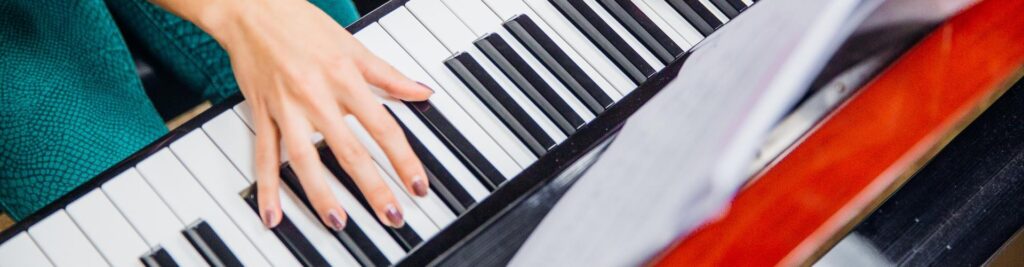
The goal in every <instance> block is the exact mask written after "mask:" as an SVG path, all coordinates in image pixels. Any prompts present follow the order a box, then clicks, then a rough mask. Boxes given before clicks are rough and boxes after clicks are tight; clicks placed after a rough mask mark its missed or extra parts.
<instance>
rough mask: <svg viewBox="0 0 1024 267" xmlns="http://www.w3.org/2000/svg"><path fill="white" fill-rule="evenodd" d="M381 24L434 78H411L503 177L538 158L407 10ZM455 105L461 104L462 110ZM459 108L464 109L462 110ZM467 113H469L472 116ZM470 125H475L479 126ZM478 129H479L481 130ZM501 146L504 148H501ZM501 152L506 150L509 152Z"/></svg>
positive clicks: (399, 11) (382, 21) (395, 12)
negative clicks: (458, 74)
mask: <svg viewBox="0 0 1024 267" xmlns="http://www.w3.org/2000/svg"><path fill="white" fill-rule="evenodd" d="M380 25H381V26H383V27H384V29H385V31H387V32H388V33H389V34H390V35H391V36H392V37H393V38H394V39H395V41H396V42H397V43H399V45H401V46H402V48H404V50H405V51H406V52H407V53H408V55H410V56H412V57H413V59H414V60H415V61H416V62H417V63H418V64H419V66H420V67H422V68H423V70H424V71H425V72H426V73H428V74H430V77H432V78H433V79H426V78H428V77H418V78H414V79H418V80H419V81H421V82H424V83H426V84H427V86H431V87H432V88H433V89H434V90H435V93H434V95H433V96H432V97H431V98H430V101H431V102H432V103H433V104H434V105H435V106H437V107H438V109H440V110H441V113H443V114H444V115H445V117H447V118H448V119H449V120H451V121H452V123H453V124H455V126H456V127H461V128H459V131H460V132H461V133H462V134H463V135H465V136H466V138H467V139H469V140H470V142H473V145H474V146H476V148H477V149H479V150H480V152H481V153H483V154H484V155H485V156H486V157H487V159H488V160H489V161H490V162H491V164H494V167H495V168H497V169H498V170H499V171H500V172H501V173H502V174H503V175H504V176H505V177H514V176H515V175H516V174H518V173H519V171H521V170H522V169H523V167H521V166H527V165H529V164H532V163H533V162H534V161H536V160H537V158H536V156H534V155H533V154H531V153H530V152H529V150H528V149H527V148H526V145H524V144H523V143H521V142H519V140H518V139H516V137H515V135H513V134H512V132H511V131H510V130H509V129H508V128H506V127H505V126H503V125H502V124H501V122H500V121H499V120H498V118H497V117H496V116H495V115H494V114H493V113H491V112H490V111H488V110H487V107H486V106H484V105H483V103H482V102H481V101H480V100H479V99H477V98H476V96H474V95H473V93H472V92H470V91H469V88H466V87H465V86H464V85H462V82H461V81H459V78H458V77H456V76H455V74H454V73H452V72H451V71H449V70H448V69H447V67H445V66H444V60H445V59H447V58H448V57H449V56H451V52H449V51H448V50H447V49H446V48H444V46H442V45H441V43H439V42H438V41H437V39H434V37H433V35H431V34H430V33H429V32H428V31H427V30H426V29H425V28H423V26H422V25H420V24H419V22H418V21H416V19H415V18H413V17H412V14H410V13H409V11H408V10H406V9H405V8H404V7H400V8H397V9H395V11H392V12H391V13H390V14H388V15H386V16H384V17H383V18H381V20H380ZM403 44H404V45H403ZM420 79H423V80H420ZM435 81H436V83H435ZM441 91H445V94H441V93H440V92H441ZM446 96H450V97H446ZM458 107H461V109H460V108H458ZM462 109H464V110H465V111H462ZM465 115H468V116H465ZM469 116H472V119H470V117H469ZM473 121H475V122H476V123H474V122H473ZM477 123H479V124H477ZM470 126H478V127H479V128H477V127H470ZM478 129H482V131H481V130H478ZM483 131H486V133H487V134H490V136H491V137H493V138H494V139H493V140H494V141H496V142H498V143H500V144H502V146H501V147H498V146H497V145H496V144H494V143H492V142H489V141H488V140H487V139H489V138H488V137H487V135H486V134H484V132H483ZM502 147H503V148H504V150H502ZM502 152H507V153H508V154H505V153H502ZM517 163H518V165H517Z"/></svg>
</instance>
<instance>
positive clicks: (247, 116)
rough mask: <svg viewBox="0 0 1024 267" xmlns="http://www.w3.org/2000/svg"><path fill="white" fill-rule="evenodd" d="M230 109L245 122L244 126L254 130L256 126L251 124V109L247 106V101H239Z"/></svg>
mask: <svg viewBox="0 0 1024 267" xmlns="http://www.w3.org/2000/svg"><path fill="white" fill-rule="evenodd" d="M232 110H234V111H235V114H237V115H238V117H239V118H241V119H242V121H243V122H245V126H248V127H249V129H250V130H252V131H254V132H255V131H256V127H255V126H253V125H254V124H253V123H252V109H250V108H249V104H248V103H246V102H245V101H242V102H241V103H238V104H236V105H235V107H234V108H232Z"/></svg>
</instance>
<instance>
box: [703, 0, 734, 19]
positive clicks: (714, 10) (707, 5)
mask: <svg viewBox="0 0 1024 267" xmlns="http://www.w3.org/2000/svg"><path fill="white" fill-rule="evenodd" d="M698 2H700V4H701V5H703V6H704V8H707V9H708V11H711V14H712V15H715V18H718V20H719V21H721V22H722V24H725V23H726V22H729V17H727V16H725V13H722V11H721V10H718V7H717V6H715V4H712V3H711V1H708V0H698Z"/></svg>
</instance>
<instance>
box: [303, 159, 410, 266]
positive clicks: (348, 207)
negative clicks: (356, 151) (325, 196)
mask: <svg viewBox="0 0 1024 267" xmlns="http://www.w3.org/2000/svg"><path fill="white" fill-rule="evenodd" d="M322 172H323V174H324V179H326V180H327V186H328V187H330V189H331V192H332V193H334V197H335V198H337V199H338V202H339V203H341V206H342V208H344V209H345V213H346V214H348V217H349V219H351V221H352V223H355V224H356V225H358V226H359V229H362V230H363V233H364V234H366V236H367V237H368V238H370V240H371V241H373V243H374V244H375V245H377V249H380V251H381V253H383V254H384V256H385V257H387V258H388V260H390V261H391V262H398V261H399V260H400V259H402V257H403V256H405V251H404V250H402V247H400V246H399V245H398V243H397V242H396V241H395V240H394V239H392V238H391V236H390V235H388V232H387V231H385V230H384V227H386V226H383V225H382V224H380V223H379V222H378V221H377V218H376V215H374V213H373V212H372V211H368V210H366V209H364V208H363V206H362V204H360V203H359V200H357V199H356V197H355V196H354V195H352V193H351V192H349V191H348V189H345V187H344V186H342V185H341V182H340V181H338V178H336V177H334V175H333V174H331V172H330V171H328V170H327V168H326V167H324V168H323V169H322Z"/></svg>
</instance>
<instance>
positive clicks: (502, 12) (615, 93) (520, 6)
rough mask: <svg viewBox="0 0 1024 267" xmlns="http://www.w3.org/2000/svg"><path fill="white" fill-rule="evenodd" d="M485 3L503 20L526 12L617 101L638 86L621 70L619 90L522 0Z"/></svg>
mask: <svg viewBox="0 0 1024 267" xmlns="http://www.w3.org/2000/svg"><path fill="white" fill-rule="evenodd" d="M484 3H485V4H487V6H489V7H491V9H492V10H494V12H495V13H498V16H501V19H502V20H503V21H507V20H509V19H512V18H513V17H515V16H517V15H520V14H526V15H527V16H529V17H530V18H531V19H532V20H533V21H534V22H535V23H537V25H538V26H539V27H540V28H541V30H542V31H544V33H545V34H546V35H547V36H548V37H549V38H551V40H552V41H554V42H555V44H556V45H558V47H559V48H561V49H562V51H564V52H565V54H566V55H568V56H569V58H571V59H572V61H573V62H575V63H576V65H578V66H579V67H580V69H582V70H583V72H584V73H586V74H587V76H589V77H590V79H591V80H593V81H594V83H597V85H598V87H600V88H601V90H602V91H604V92H605V94H607V95H608V96H609V97H610V98H611V99H612V100H616V101H617V100H619V99H621V98H622V94H621V93H619V90H632V88H634V87H636V85H635V84H633V82H632V81H630V80H629V78H628V77H626V76H625V74H621V73H622V72H619V74H621V75H619V76H616V77H618V78H621V79H624V80H621V81H620V82H619V83H618V85H619V86H620V87H621V88H619V90H617V89H616V87H615V86H613V85H612V84H611V83H609V82H608V81H609V80H611V79H612V78H607V79H606V78H605V77H604V76H603V74H602V73H599V72H598V71H597V70H596V69H594V67H593V66H590V64H591V63H588V62H587V60H584V59H583V57H582V56H580V54H578V53H576V50H575V48H573V47H571V46H569V44H568V43H566V42H565V40H563V39H562V37H561V36H559V35H558V34H557V33H556V32H555V31H554V30H553V29H551V27H550V26H548V24H547V23H545V22H544V21H543V20H541V17H540V16H538V15H537V13H536V12H534V11H533V9H530V7H529V6H526V4H525V3H523V2H522V1H521V0H484ZM591 61H593V60H591ZM613 78H615V77H613Z"/></svg>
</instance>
